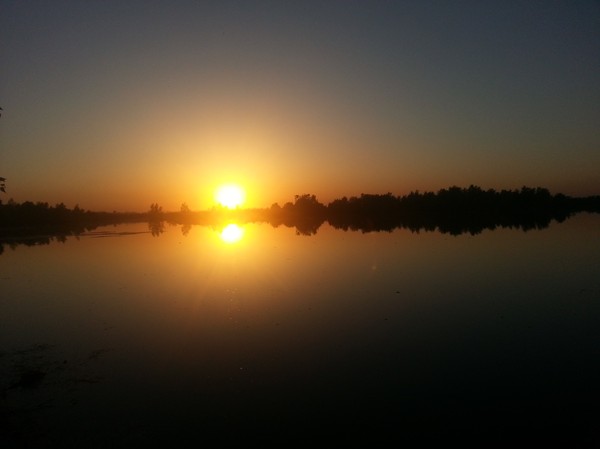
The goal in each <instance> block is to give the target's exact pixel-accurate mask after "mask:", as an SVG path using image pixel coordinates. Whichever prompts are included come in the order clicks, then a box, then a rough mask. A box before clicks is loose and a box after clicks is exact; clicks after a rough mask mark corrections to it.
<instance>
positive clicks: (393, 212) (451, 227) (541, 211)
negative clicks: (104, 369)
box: [0, 186, 600, 253]
mask: <svg viewBox="0 0 600 449" xmlns="http://www.w3.org/2000/svg"><path fill="white" fill-rule="evenodd" d="M583 211H586V212H595V213H600V196H594V197H587V198H572V197H568V196H565V195H562V194H556V195H552V194H551V193H550V192H549V191H548V190H547V189H544V188H528V187H523V188H521V189H519V190H501V191H495V190H491V189H490V190H482V189H481V188H479V187H476V186H470V187H469V188H459V187H450V188H448V189H442V190H439V191H438V192H435V193H434V192H424V193H420V192H418V191H417V192H411V193H409V194H408V195H404V196H394V195H392V194H391V193H386V194H383V195H373V194H362V195H360V196H357V197H350V198H347V197H343V198H340V199H336V200H334V201H332V202H330V203H329V204H327V205H325V204H322V203H320V202H319V201H318V200H317V198H316V197H315V196H314V195H309V194H306V195H296V197H295V198H294V201H293V202H287V203H285V204H284V205H283V206H280V205H279V204H277V203H275V204H273V205H272V206H271V207H270V208H266V209H236V210H227V209H224V208H215V209H212V210H208V211H201V212H193V211H191V210H190V209H189V207H187V205H186V204H183V205H182V207H181V209H180V211H179V212H164V211H163V210H162V207H160V206H159V205H158V204H156V203H153V204H152V205H151V206H150V210H149V211H148V212H145V213H116V212H113V213H108V212H91V211H84V210H83V209H81V208H79V206H75V208H73V209H68V208H67V207H66V206H65V205H64V204H62V203H60V204H57V205H55V206H50V205H49V204H48V203H32V202H29V201H28V202H24V203H20V204H19V203H16V202H14V201H12V200H11V201H9V202H8V203H5V204H4V203H2V202H0V253H1V252H2V251H3V247H2V245H8V246H11V247H14V246H16V245H21V244H23V245H39V244H48V243H50V242H51V241H53V240H59V241H60V240H61V239H66V238H67V237H68V236H70V235H80V234H82V233H84V232H89V231H91V230H92V229H95V228H96V227H98V226H103V225H111V224H123V223H134V222H147V223H148V230H149V232H150V233H151V234H152V235H154V236H159V235H161V234H162V233H163V232H164V231H165V223H171V224H178V225H183V226H182V233H183V234H184V235H187V233H188V232H189V230H190V229H191V226H192V225H205V226H213V227H219V226H223V225H225V224H227V223H231V222H236V223H239V224H244V223H251V222H266V223H270V224H271V225H273V226H274V227H279V226H286V227H290V228H295V230H296V233H297V234H299V235H314V234H316V233H317V232H318V230H319V228H320V226H321V225H322V224H323V223H325V222H327V223H329V224H330V225H331V226H333V227H334V228H336V229H341V230H345V231H348V230H352V231H361V232H381V231H386V232H391V231H393V230H394V229H398V228H403V229H409V230H411V231H413V232H420V231H438V232H441V233H445V234H452V235H459V234H464V233H469V234H472V235H475V234H479V233H480V232H482V231H483V230H486V229H490V230H493V229H496V228H516V229H522V230H524V231H528V230H532V229H543V228H545V227H547V226H548V225H549V224H550V223H551V222H552V221H553V220H555V221H557V222H562V221H564V220H565V219H566V218H568V217H570V216H571V215H573V214H575V213H578V212H583Z"/></svg>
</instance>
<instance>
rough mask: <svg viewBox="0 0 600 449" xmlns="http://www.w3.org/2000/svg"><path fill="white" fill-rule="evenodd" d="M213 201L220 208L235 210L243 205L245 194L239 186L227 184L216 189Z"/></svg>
mask: <svg viewBox="0 0 600 449" xmlns="http://www.w3.org/2000/svg"><path fill="white" fill-rule="evenodd" d="M215 199H216V200H217V203H219V204H220V205H221V206H223V207H227V208H229V209H235V208H236V207H239V206H241V205H242V204H243V203H244V200H245V199H246V194H245V192H244V189H242V188H241V187H240V186H237V185H234V184H228V185H224V186H221V187H219V188H218V189H217V192H216V194H215Z"/></svg>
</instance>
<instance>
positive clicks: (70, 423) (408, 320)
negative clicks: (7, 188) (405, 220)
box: [0, 214, 600, 448]
mask: <svg viewBox="0 0 600 449" xmlns="http://www.w3.org/2000/svg"><path fill="white" fill-rule="evenodd" d="M184 231H185V233H186V235H184V233H182V229H181V228H180V227H169V226H167V227H166V230H165V232H164V233H162V234H161V235H160V236H158V237H157V236H152V235H151V233H149V232H148V226H147V225H145V224H139V225H126V226H119V227H107V228H103V229H100V230H97V231H95V232H94V233H91V234H89V235H85V236H81V237H80V238H78V239H75V238H70V239H67V240H66V242H56V241H52V242H51V243H50V244H47V245H37V246H23V245H21V246H17V247H16V248H14V250H11V249H9V248H8V247H5V248H4V252H3V253H2V254H1V255H0V351H1V352H0V447H3V448H4V447H7V448H8V447H77V448H80V447H99V448H102V447H119V448H120V447H128V448H131V447H144V446H146V447H148V446H163V447H169V446H170V447H188V446H189V447H200V446H202V445H208V444H209V443H210V444H219V445H222V444H225V443H228V442H232V441H233V442H236V443H239V444H240V445H244V446H246V445H250V444H252V443H254V442H259V443H262V444H263V445H264V444H265V443H272V444H273V445H278V446H281V447H289V446H292V445H295V444H300V445H305V446H317V447H322V446H324V445H327V446H330V447H331V446H334V447H335V445H336V444H340V445H341V444H347V443H349V442H358V443H365V444H366V443H370V444H371V445H377V446H386V447H400V446H401V445H402V443H410V444H409V445H408V447H413V446H427V445H428V444H430V443H440V444H442V443H443V444H445V443H449V442H453V441H457V442H460V443H463V444H473V445H476V446H479V447H490V446H494V445H498V446H506V447H535V446H536V445H541V444H547V443H550V442H552V443H562V444H563V446H564V447H598V445H599V443H600V405H599V404H600V402H599V399H600V387H599V380H600V216H598V215H586V214H580V215H577V216H576V217H574V218H571V219H569V220H568V221H566V222H564V223H562V224H556V223H555V224H553V225H551V226H550V227H549V228H547V229H544V230H540V231H529V232H523V231H519V230H497V231H486V232H483V233H482V234H480V235H476V236H470V235H461V236H457V237H453V236H449V235H444V234H439V233H434V232H429V233H420V234H412V233H410V232H409V231H406V230H398V231H395V232H392V233H368V234H362V233H358V232H343V231H337V230H334V229H331V228H328V227H327V226H323V227H322V228H321V229H320V230H319V232H318V234H317V235H316V236H311V237H307V236H298V235H295V232H294V231H293V230H292V229H288V228H285V227H279V228H276V229H274V228H273V227H271V226H270V225H258V224H257V225H247V226H245V227H243V228H235V227H230V228H228V230H226V231H225V232H224V233H221V230H220V229H211V228H207V227H200V226H194V227H192V228H191V229H190V230H189V232H188V231H187V230H184ZM240 234H241V235H240Z"/></svg>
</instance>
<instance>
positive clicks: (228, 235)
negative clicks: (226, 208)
mask: <svg viewBox="0 0 600 449" xmlns="http://www.w3.org/2000/svg"><path fill="white" fill-rule="evenodd" d="M220 237H221V240H223V241H224V242H225V243H227V244H234V243H238V242H239V241H240V240H242V238H243V237H244V228H243V227H241V226H239V225H237V224H235V223H230V224H228V225H227V226H225V227H224V228H223V230H222V231H221V234H220Z"/></svg>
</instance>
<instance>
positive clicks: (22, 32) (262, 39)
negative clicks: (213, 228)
mask: <svg viewBox="0 0 600 449" xmlns="http://www.w3.org/2000/svg"><path fill="white" fill-rule="evenodd" d="M0 107H2V108H3V111H2V117H1V118H0V176H2V177H5V178H6V179H7V181H6V190H7V192H6V194H1V193H0V195H2V196H1V197H0V199H2V200H4V201H6V200H7V199H9V198H14V199H15V200H16V201H25V200H31V201H44V202H49V203H51V204H55V203H57V202H64V203H65V204H66V205H67V206H69V207H73V206H74V205H75V204H78V205H79V206H80V207H83V208H84V209H92V210H117V211H144V210H148V208H149V205H150V204H151V203H155V202H156V203H159V204H160V205H161V206H162V207H163V209H165V210H178V209H179V208H180V205H181V204H182V203H184V202H185V203H187V204H188V206H189V207H190V208H191V209H193V210H200V209H205V208H209V207H212V205H214V195H213V192H214V190H215V188H216V187H217V186H218V185H220V184H223V183H237V184H239V185H241V186H243V187H244V188H245V189H246V195H247V203H246V206H247V207H268V206H270V205H271V204H272V203H274V202H279V203H280V204H283V203H285V202H287V201H293V198H294V195H296V194H305V193H311V194H315V195H316V196H317V198H318V199H319V200H320V201H321V202H325V203H326V202H328V201H331V200H333V199H335V198H339V197H342V196H351V195H359V194H361V193H387V192H391V193H393V194H395V195H403V194H406V193H409V192H410V191H413V190H420V191H436V190H438V189H441V188H444V187H449V186H452V185H458V186H464V187H468V186H469V185H471V184H475V185H479V186H481V187H482V188H485V189H488V188H494V189H515V188H520V187H521V186H523V185H526V186H530V187H537V186H542V187H547V188H549V189H550V191H551V192H553V193H558V192H562V193H565V194H568V195H595V194H600V170H599V169H598V167H600V2H598V1H591V0H590V1H583V0H582V1H574V0H570V1H550V0H548V1H534V0H532V1H515V2H512V1H495V2H489V1H473V2H470V1H460V2H448V1H437V2H436V1H414V2H413V1H369V2H367V1H350V0H347V1H318V2H317V1H256V2H252V1H245V2H242V1H239V2H229V1H223V0H221V1H215V2H211V1H178V0H170V1H152V0H148V1H124V0H123V1H111V0H106V1H93V0H88V1H85V2H82V1H63V0H53V1H20V0H1V1H0Z"/></svg>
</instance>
